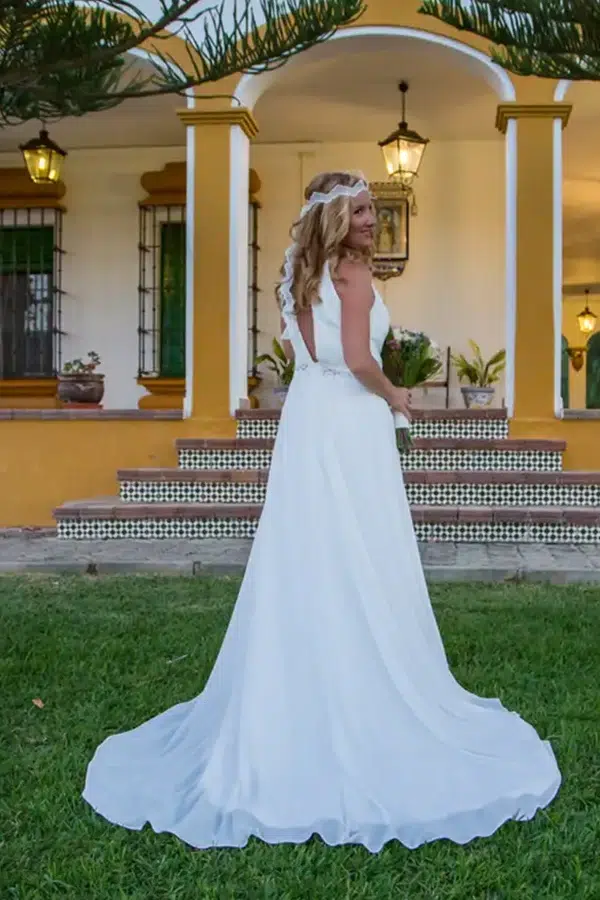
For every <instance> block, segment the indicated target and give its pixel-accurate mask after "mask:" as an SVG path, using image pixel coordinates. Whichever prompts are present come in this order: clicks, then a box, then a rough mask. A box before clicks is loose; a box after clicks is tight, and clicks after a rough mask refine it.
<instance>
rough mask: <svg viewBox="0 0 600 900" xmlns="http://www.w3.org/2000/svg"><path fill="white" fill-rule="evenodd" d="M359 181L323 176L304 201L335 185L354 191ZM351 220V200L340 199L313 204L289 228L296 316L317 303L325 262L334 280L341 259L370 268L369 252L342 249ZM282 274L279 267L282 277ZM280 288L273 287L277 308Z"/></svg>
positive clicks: (351, 177) (315, 180)
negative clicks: (349, 258)
mask: <svg viewBox="0 0 600 900" xmlns="http://www.w3.org/2000/svg"><path fill="white" fill-rule="evenodd" d="M359 181H364V176H363V175H355V174H354V173H352V172H324V173H322V174H321V175H317V176H316V177H315V178H313V180H312V181H311V182H310V184H309V185H308V187H307V188H306V190H305V191H304V199H305V200H306V201H307V202H308V200H310V198H311V196H312V195H313V194H315V193H322V194H327V193H328V192H329V191H331V190H332V189H333V188H334V187H335V186H336V185H338V184H342V185H345V186H347V187H354V185H355V184H358V182H359ZM351 216H352V198H351V197H349V196H348V195H342V196H340V197H336V198H335V199H334V200H331V201H330V202H329V203H318V204H316V205H315V206H313V207H312V209H309V210H308V212H307V213H305V214H304V216H302V218H301V219H299V220H298V221H297V222H295V223H294V224H293V225H292V228H291V231H290V235H291V238H292V240H293V241H294V243H295V244H296V252H295V255H294V260H293V272H294V280H293V285H292V289H291V290H292V296H293V298H294V309H295V311H296V312H299V311H300V310H302V309H308V308H309V307H310V306H311V304H313V303H317V302H318V300H319V284H320V282H321V275H322V273H323V266H324V265H325V263H326V262H329V264H330V266H331V271H332V276H334V277H335V273H336V270H337V267H338V265H339V262H340V260H341V259H343V258H344V257H347V256H353V257H357V256H359V257H360V258H362V259H364V260H365V261H366V262H368V263H369V264H370V262H371V254H370V253H369V252H367V251H364V252H362V253H359V252H357V251H353V250H350V249H349V248H347V247H345V246H344V240H345V239H346V237H347V235H348V232H349V230H350V219H351ZM283 273H284V267H283V266H282V267H281V275H282V276H283ZM280 285H281V281H279V282H278V284H277V288H276V296H277V299H278V302H279V305H280V306H281V298H280V295H279V288H280Z"/></svg>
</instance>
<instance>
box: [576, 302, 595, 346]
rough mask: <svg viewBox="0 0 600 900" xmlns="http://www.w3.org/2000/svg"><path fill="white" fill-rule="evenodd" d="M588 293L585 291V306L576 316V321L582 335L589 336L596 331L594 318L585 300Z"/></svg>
mask: <svg viewBox="0 0 600 900" xmlns="http://www.w3.org/2000/svg"><path fill="white" fill-rule="evenodd" d="M589 294H590V292H589V291H586V292H585V296H586V304H585V309H584V310H582V311H581V312H580V313H579V315H578V316H577V321H578V322H579V330H580V331H581V333H582V334H585V335H589V334H592V333H593V332H594V331H595V330H596V316H595V315H594V313H593V312H592V311H591V309H590V308H589V306H588V303H587V298H588V297H589Z"/></svg>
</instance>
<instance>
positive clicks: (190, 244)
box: [183, 93, 196, 418]
mask: <svg viewBox="0 0 600 900" xmlns="http://www.w3.org/2000/svg"><path fill="white" fill-rule="evenodd" d="M194 105H195V100H194V95H193V93H188V98H187V106H188V109H193V108H194ZM185 131H186V192H185V198H186V199H185V202H186V208H185V397H184V398H183V415H184V418H189V416H191V414H192V393H193V390H194V215H195V210H194V167H195V161H196V129H195V128H186V129H185Z"/></svg>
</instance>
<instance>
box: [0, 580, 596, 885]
mask: <svg viewBox="0 0 600 900" xmlns="http://www.w3.org/2000/svg"><path fill="white" fill-rule="evenodd" d="M238 583H239V582H238V581H237V580H235V579H199V578H198V579H189V580H188V579H178V578H135V577H129V578H96V579H94V578H58V577H55V578H52V577H49V578H41V577H39V578H37V577H36V578H16V577H4V578H0V898H1V900H9V898H18V900H37V898H54V897H67V898H76V900H122V898H126V900H233V898H235V900H383V898H385V900H530V898H531V900H541V898H553V900H568V898H577V900H580V898H590V900H592V898H593V900H598V898H600V850H599V846H600V804H599V801H600V700H599V697H600V589H598V588H591V587H590V588H584V587H573V588H556V587H546V586H519V585H499V586H473V585H452V586H440V585H436V586H434V587H433V588H432V591H433V600H434V604H435V608H436V612H437V615H438V620H439V622H440V627H441V629H442V632H443V635H444V640H445V643H446V647H447V651H448V655H449V659H450V662H451V665H452V667H453V669H454V671H455V673H456V675H457V677H458V678H459V680H460V681H461V682H462V683H463V684H464V685H465V686H466V687H468V688H469V689H471V690H474V691H476V692H477V693H480V694H483V695H486V696H500V697H501V698H502V699H503V701H504V702H505V703H506V704H507V705H508V706H509V707H511V708H513V709H517V710H518V711H519V712H520V713H521V714H522V715H523V716H524V717H526V718H527V719H529V720H530V721H531V722H532V723H533V724H534V725H535V726H536V728H538V730H539V731H540V732H541V734H542V735H543V736H545V737H546V736H547V737H549V738H550V739H551V740H552V742H553V745H554V747H555V750H556V752H557V756H558V760H559V764H560V766H561V769H562V771H563V774H564V784H563V787H562V788H561V791H560V793H559V795H558V798H557V799H556V800H555V802H554V803H553V804H552V805H551V806H550V807H549V808H548V810H547V811H543V812H541V813H539V814H538V815H537V817H536V818H535V820H534V821H533V822H528V823H514V822H510V823H508V824H507V825H505V826H504V827H503V828H501V829H500V831H499V832H498V833H497V834H496V835H494V836H493V837H491V838H487V839H483V840H481V839H480V840H476V841H474V842H473V843H471V844H470V845H467V846H466V847H459V846H457V845H454V844H451V843H449V842H438V843H435V844H430V845H427V846H425V847H422V848H420V849H418V850H414V851H408V850H406V849H404V848H403V847H402V846H401V845H399V844H397V843H394V844H388V845H387V846H386V847H385V848H384V850H383V851H382V852H381V853H380V854H378V855H376V856H373V855H371V854H369V853H368V852H367V851H366V850H364V849H363V848H361V847H343V848H334V849H330V848H328V847H326V846H325V845H323V844H322V843H321V842H320V841H319V840H318V839H313V840H312V841H311V842H310V843H309V844H307V845H304V846H300V847H294V846H280V847H269V846H266V845H264V844H261V843H260V842H258V841H256V840H253V841H251V843H250V844H249V846H248V847H247V848H246V849H245V850H214V851H203V852H193V851H191V850H190V849H189V848H187V847H186V846H184V845H183V844H182V843H181V842H180V841H178V840H177V839H176V838H174V837H172V836H169V835H166V834H161V835H156V834H154V833H153V832H152V831H151V830H150V829H149V828H146V829H145V830H144V831H143V832H141V833H138V832H128V831H126V830H124V829H120V828H116V827H113V826H111V825H108V824H107V823H105V822H104V821H103V820H102V819H100V818H99V817H97V816H96V815H95V814H94V813H93V812H92V811H91V809H90V808H89V807H88V806H87V805H86V804H85V803H84V802H83V801H82V800H81V799H80V792H81V788H82V785H83V779H84V772H85V767H86V764H87V762H88V760H89V758H90V756H91V754H92V752H93V750H94V749H95V747H96V745H97V744H98V743H99V741H100V740H101V739H102V738H104V736H105V735H106V734H107V733H108V732H110V731H114V730H124V729H126V728H128V727H132V726H133V725H135V724H137V723H139V722H140V721H141V720H143V719H145V718H147V717H149V716H151V715H153V714H155V713H157V712H159V711H161V710H162V709H164V708H166V707H167V706H169V705H171V704H173V703H176V702H178V701H181V700H184V699H187V698H189V697H192V696H193V695H194V694H196V693H198V692H199V691H200V690H201V689H202V686H203V683H204V681H205V679H206V677H207V675H208V673H209V671H210V668H211V665H212V662H213V660H214V658H215V655H216V652H217V650H218V647H219V644H220V641H221V637H222V634H223V631H224V629H225V627H226V624H227V621H228V616H229V613H230V610H231V606H232V603H233V601H234V598H235V594H236V590H237V587H238ZM37 698H40V699H41V700H42V702H43V704H44V705H43V707H42V708H39V707H38V706H36V705H35V704H34V703H33V702H32V701H33V700H34V699H37Z"/></svg>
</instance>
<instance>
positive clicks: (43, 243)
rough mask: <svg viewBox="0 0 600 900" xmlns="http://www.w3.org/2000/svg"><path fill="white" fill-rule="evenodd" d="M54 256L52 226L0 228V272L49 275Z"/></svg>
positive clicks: (5, 273) (4, 273)
mask: <svg viewBox="0 0 600 900" xmlns="http://www.w3.org/2000/svg"><path fill="white" fill-rule="evenodd" d="M53 258H54V228H53V227H52V226H51V225H50V226H39V227H32V228H1V229H0V273H2V274H3V275H7V274H10V273H12V272H34V273H36V274H45V275H51V274H52V268H53Z"/></svg>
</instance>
